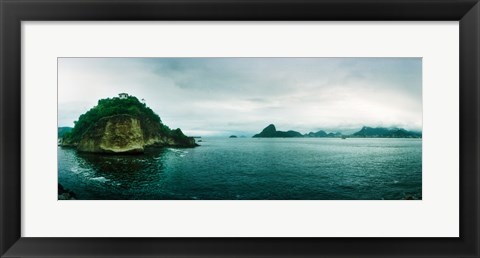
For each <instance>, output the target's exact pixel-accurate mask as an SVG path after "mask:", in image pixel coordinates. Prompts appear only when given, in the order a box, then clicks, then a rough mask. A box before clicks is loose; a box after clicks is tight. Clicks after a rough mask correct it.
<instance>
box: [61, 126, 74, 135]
mask: <svg viewBox="0 0 480 258" xmlns="http://www.w3.org/2000/svg"><path fill="white" fill-rule="evenodd" d="M72 129H73V127H67V126H64V127H59V128H58V138H62V137H63V136H64V135H65V134H66V133H69V132H71V131H72Z"/></svg>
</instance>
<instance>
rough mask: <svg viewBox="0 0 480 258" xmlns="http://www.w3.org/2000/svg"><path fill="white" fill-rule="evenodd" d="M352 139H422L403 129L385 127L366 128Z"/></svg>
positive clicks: (419, 135) (416, 133) (416, 134)
mask: <svg viewBox="0 0 480 258" xmlns="http://www.w3.org/2000/svg"><path fill="white" fill-rule="evenodd" d="M352 136H353V137H365V138H422V133H420V132H414V131H408V130H405V129H403V128H385V127H376V128H373V127H367V126H364V127H362V129H361V130H360V131H358V132H356V133H354V134H352Z"/></svg>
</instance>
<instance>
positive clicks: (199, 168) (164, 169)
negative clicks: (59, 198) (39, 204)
mask: <svg viewBox="0 0 480 258" xmlns="http://www.w3.org/2000/svg"><path fill="white" fill-rule="evenodd" d="M202 140H203V142H201V143H200V144H201V145H202V146H200V147H197V148H188V149H174V148H163V149H156V150H149V151H148V152H147V153H145V154H143V155H135V156H127V155H123V156H122V155H98V154H81V153H77V152H76V150H74V149H68V148H61V147H59V148H58V165H59V169H58V179H59V183H60V184H62V185H63V186H64V187H65V188H67V189H69V190H71V191H73V192H75V194H76V195H77V197H78V199H83V200H117V199H121V200H128V199H139V200H382V199H385V200H403V199H421V198H422V139H378V138H371V139H362V138H348V139H346V140H342V139H340V138H234V139H229V138H204V139H202Z"/></svg>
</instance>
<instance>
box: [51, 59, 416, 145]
mask: <svg viewBox="0 0 480 258" xmlns="http://www.w3.org/2000/svg"><path fill="white" fill-rule="evenodd" d="M121 92H126V93H128V94H130V95H134V96H136V97H137V98H138V99H145V101H146V104H147V105H148V106H149V107H151V108H152V109H153V110H154V111H155V112H156V113H157V114H158V115H159V116H160V118H161V119H162V121H163V122H164V123H165V124H166V125H168V126H169V127H170V128H181V129H182V130H183V131H184V132H185V133H186V134H189V135H199V136H212V135H218V136H223V135H230V134H237V135H246V136H251V135H253V134H255V133H258V132H260V131H261V130H262V129H263V128H264V127H266V126H267V125H268V124H271V123H273V124H275V125H276V127H277V130H296V131H299V132H301V133H307V132H311V131H318V130H320V129H323V130H326V131H342V132H350V131H352V130H354V131H355V130H357V129H360V128H361V127H362V126H364V125H366V126H385V127H390V126H395V127H402V128H406V129H411V130H421V128H422V60H421V58H59V59H58V120H59V121H58V124H59V126H73V121H75V120H77V119H78V117H79V116H80V115H81V114H83V113H85V112H86V111H87V110H89V109H90V108H92V107H93V106H94V105H96V103H97V101H98V100H99V99H101V98H107V97H114V96H117V94H118V93H121Z"/></svg>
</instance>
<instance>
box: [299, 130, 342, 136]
mask: <svg viewBox="0 0 480 258" xmlns="http://www.w3.org/2000/svg"><path fill="white" fill-rule="evenodd" d="M304 136H305V137H340V136H342V133H340V132H336V133H327V132H325V131H323V130H320V131H318V132H316V133H314V132H310V133H308V134H305V135H304Z"/></svg>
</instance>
